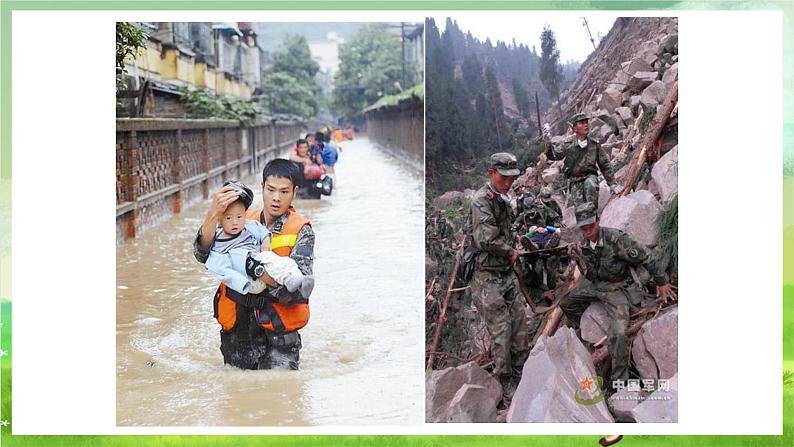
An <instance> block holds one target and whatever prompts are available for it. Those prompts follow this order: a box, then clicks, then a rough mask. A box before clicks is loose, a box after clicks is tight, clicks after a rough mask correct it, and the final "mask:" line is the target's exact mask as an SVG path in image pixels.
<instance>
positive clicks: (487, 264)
mask: <svg viewBox="0 0 794 447" xmlns="http://www.w3.org/2000/svg"><path fill="white" fill-rule="evenodd" d="M499 155H501V154H494V155H493V156H492V166H494V167H499V165H498V164H494V162H493V161H494V157H495V156H499ZM504 155H508V154H504ZM510 157H512V162H513V163H512V166H513V169H514V166H515V157H513V156H512V155H510ZM497 159H499V157H497ZM515 171H518V170H517V169H515ZM500 172H502V170H501V169H500ZM507 172H512V171H510V170H508V171H507ZM508 175H510V174H508ZM512 175H515V174H512ZM471 217H472V219H471V221H472V227H473V228H472V236H473V238H474V241H475V243H476V245H477V247H478V248H479V249H480V253H479V254H478V255H477V258H476V270H475V272H474V276H473V278H472V282H471V291H472V297H473V300H474V305H475V306H476V307H477V310H478V312H479V314H480V315H481V316H482V318H483V321H484V322H485V325H486V326H487V327H488V331H489V332H490V335H491V356H492V357H493V361H494V369H493V373H494V375H496V376H497V377H499V379H500V381H501V382H502V384H503V385H506V384H507V382H509V380H510V378H511V376H512V375H513V371H512V369H516V370H517V371H518V374H520V369H521V367H522V365H523V364H524V361H525V360H526V358H527V355H528V354H529V342H530V341H531V338H530V337H531V333H530V327H529V324H530V322H529V319H528V317H527V308H526V303H525V302H524V300H523V298H522V297H521V296H519V295H520V291H519V289H518V283H517V280H516V276H515V273H514V272H513V265H512V263H511V256H512V254H513V247H512V245H511V243H512V241H513V237H512V233H511V230H510V225H511V223H512V222H513V210H512V208H511V207H510V204H509V203H507V202H506V201H505V200H504V199H503V198H502V197H501V195H500V194H499V192H497V191H496V189H495V188H494V187H493V185H492V184H491V183H490V182H488V183H486V184H485V186H483V187H482V188H480V189H479V190H478V191H477V192H476V193H475V194H474V197H473V198H472V205H471ZM516 378H517V377H516ZM514 383H517V381H516V382H514Z"/></svg>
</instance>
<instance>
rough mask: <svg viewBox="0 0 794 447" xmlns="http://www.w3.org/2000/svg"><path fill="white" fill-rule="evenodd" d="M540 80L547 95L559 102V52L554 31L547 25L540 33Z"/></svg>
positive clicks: (560, 71)
mask: <svg viewBox="0 0 794 447" xmlns="http://www.w3.org/2000/svg"><path fill="white" fill-rule="evenodd" d="M540 80H541V81H542V82H543V85H544V86H545V87H546V90H548V92H549V94H551V95H553V96H555V97H556V98H557V103H558V104H559V102H560V87H561V86H562V70H561V68H560V50H558V49H557V39H556V38H555V37H554V31H552V30H551V28H549V26H548V25H546V26H545V27H543V32H541V33H540Z"/></svg>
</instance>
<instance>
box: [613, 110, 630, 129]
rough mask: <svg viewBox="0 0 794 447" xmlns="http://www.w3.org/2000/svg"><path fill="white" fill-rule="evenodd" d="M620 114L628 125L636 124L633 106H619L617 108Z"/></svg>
mask: <svg viewBox="0 0 794 447" xmlns="http://www.w3.org/2000/svg"><path fill="white" fill-rule="evenodd" d="M615 112H617V114H618V115H620V117H621V118H622V119H623V122H624V123H626V125H627V126H630V125H632V124H634V115H633V114H632V113H631V108H629V107H618V108H617V109H615Z"/></svg>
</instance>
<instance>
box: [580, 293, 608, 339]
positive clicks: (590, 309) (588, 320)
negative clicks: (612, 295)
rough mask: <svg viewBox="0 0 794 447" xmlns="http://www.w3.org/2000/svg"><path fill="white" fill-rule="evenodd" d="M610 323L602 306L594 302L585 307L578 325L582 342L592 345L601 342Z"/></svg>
mask: <svg viewBox="0 0 794 447" xmlns="http://www.w3.org/2000/svg"><path fill="white" fill-rule="evenodd" d="M610 321H611V320H610V318H609V314H608V313H607V309H606V307H604V305H603V304H601V303H599V302H595V303H593V304H591V305H589V306H587V309H586V310H585V311H584V313H583V314H582V318H581V320H580V323H579V329H580V330H581V333H582V340H584V341H586V342H589V343H593V344H595V343H598V342H599V341H601V339H602V338H604V336H605V335H607V332H608V331H609V324H610Z"/></svg>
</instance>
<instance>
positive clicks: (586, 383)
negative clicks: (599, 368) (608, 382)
mask: <svg viewBox="0 0 794 447" xmlns="http://www.w3.org/2000/svg"><path fill="white" fill-rule="evenodd" d="M594 383H595V382H594V381H593V379H591V378H590V376H584V379H582V380H580V381H579V385H581V386H582V391H588V392H589V391H590V388H592V387H593V384H594Z"/></svg>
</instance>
